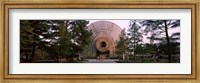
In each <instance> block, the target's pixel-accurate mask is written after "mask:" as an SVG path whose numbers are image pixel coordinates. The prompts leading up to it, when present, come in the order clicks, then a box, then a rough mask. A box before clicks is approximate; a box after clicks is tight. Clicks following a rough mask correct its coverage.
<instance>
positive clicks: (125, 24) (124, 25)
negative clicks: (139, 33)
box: [89, 20, 181, 43]
mask: <svg viewBox="0 0 200 83" xmlns="http://www.w3.org/2000/svg"><path fill="white" fill-rule="evenodd" d="M96 21H102V20H89V24H91V23H94V22H96ZM104 21H110V22H113V23H115V24H116V25H118V26H119V27H120V28H121V29H124V28H125V29H126V30H127V29H128V28H129V21H130V20H104ZM180 30H181V28H180V27H178V28H174V29H169V31H168V33H169V35H171V34H172V33H174V32H180ZM146 37H147V36H144V38H143V42H144V43H149V39H147V38H146Z"/></svg>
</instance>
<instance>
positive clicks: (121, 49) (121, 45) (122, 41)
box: [116, 30, 128, 60]
mask: <svg viewBox="0 0 200 83" xmlns="http://www.w3.org/2000/svg"><path fill="white" fill-rule="evenodd" d="M127 51H128V47H127V37H126V34H125V30H122V32H121V35H120V36H119V41H118V43H117V46H116V53H117V54H118V55H122V57H123V60H124V59H125V55H124V54H125V53H126V52H127Z"/></svg>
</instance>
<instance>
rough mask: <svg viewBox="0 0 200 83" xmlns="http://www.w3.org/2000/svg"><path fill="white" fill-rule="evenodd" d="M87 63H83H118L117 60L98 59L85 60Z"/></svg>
mask: <svg viewBox="0 0 200 83" xmlns="http://www.w3.org/2000/svg"><path fill="white" fill-rule="evenodd" d="M86 60H87V61H84V63H116V62H115V61H119V59H105V60H99V59H86Z"/></svg>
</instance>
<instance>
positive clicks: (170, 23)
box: [140, 20, 180, 63]
mask: <svg viewBox="0 0 200 83" xmlns="http://www.w3.org/2000/svg"><path fill="white" fill-rule="evenodd" d="M140 24H141V25H142V26H144V27H145V30H144V31H145V32H146V34H147V33H151V37H150V39H151V40H162V38H163V36H161V35H164V38H165V40H166V45H167V51H166V53H167V55H168V61H169V63H171V62H173V61H172V55H171V51H170V46H171V44H170V43H171V40H170V36H169V33H168V30H169V29H170V28H176V27H179V26H180V20H144V21H141V22H140Z"/></svg>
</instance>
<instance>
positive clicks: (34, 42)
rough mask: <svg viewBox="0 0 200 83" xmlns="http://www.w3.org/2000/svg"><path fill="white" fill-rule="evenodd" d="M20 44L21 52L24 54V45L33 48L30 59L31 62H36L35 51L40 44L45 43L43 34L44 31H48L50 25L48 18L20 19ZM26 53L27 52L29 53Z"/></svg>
mask: <svg viewBox="0 0 200 83" xmlns="http://www.w3.org/2000/svg"><path fill="white" fill-rule="evenodd" d="M20 27H21V29H20V40H21V42H20V44H21V45H22V46H21V52H22V54H23V47H25V46H29V48H31V53H30V52H29V53H30V59H31V62H34V58H35V51H36V48H37V47H38V46H41V45H43V44H44V41H41V40H42V38H41V37H42V35H43V33H44V32H47V30H48V28H49V27H48V25H47V21H46V20H40V21H38V20H21V21H20ZM29 53H26V54H29Z"/></svg>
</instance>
